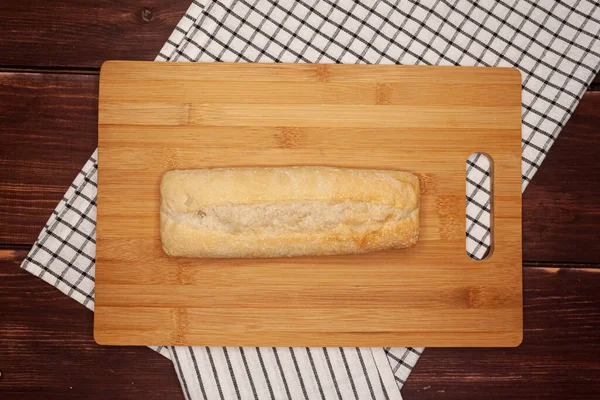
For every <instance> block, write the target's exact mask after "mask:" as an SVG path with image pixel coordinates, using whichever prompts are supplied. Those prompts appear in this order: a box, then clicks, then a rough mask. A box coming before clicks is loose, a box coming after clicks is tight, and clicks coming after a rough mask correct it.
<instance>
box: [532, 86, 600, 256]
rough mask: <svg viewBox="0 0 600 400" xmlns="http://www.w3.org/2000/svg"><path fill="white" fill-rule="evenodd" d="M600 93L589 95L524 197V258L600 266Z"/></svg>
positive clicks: (585, 96) (584, 97) (566, 127)
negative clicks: (597, 264)
mask: <svg viewBox="0 0 600 400" xmlns="http://www.w3.org/2000/svg"><path fill="white" fill-rule="evenodd" d="M599 155H600V91H597V92H590V91H588V92H587V93H586V94H585V95H584V96H583V100H582V101H581V103H580V104H579V106H578V107H577V110H576V111H575V113H574V114H573V116H572V117H571V119H570V120H569V122H568V123H567V125H566V126H565V128H564V129H563V131H562V133H561V134H560V136H559V137H558V140H557V141H556V143H555V144H554V146H553V147H552V149H551V150H550V152H549V154H548V157H547V158H546V160H544V164H543V166H542V168H541V169H540V170H539V171H538V173H537V174H536V175H535V177H534V178H533V182H532V183H531V184H530V185H529V188H527V190H526V191H525V194H524V196H523V258H524V259H525V260H531V261H538V262H570V263H600V251H598V244H597V242H598V238H599V237H600V236H599V233H600V232H599V227H600V212H599V204H600V178H599V177H600V160H599V159H598V156H599Z"/></svg>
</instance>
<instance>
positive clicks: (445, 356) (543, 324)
mask: <svg viewBox="0 0 600 400" xmlns="http://www.w3.org/2000/svg"><path fill="white" fill-rule="evenodd" d="M523 278H524V293H523V297H524V298H523V307H524V339H523V344H522V345H521V346H520V347H518V348H515V349H435V348H429V349H425V352H424V353H423V356H422V357H421V359H420V360H419V362H418V363H417V365H416V367H415V370H414V371H413V373H412V374H411V375H410V377H409V379H408V381H407V383H406V385H405V386H404V388H403V390H402V394H403V396H404V398H405V399H423V398H425V399H597V398H598V395H599V394H600V380H598V377H599V376H600V363H599V362H598V357H599V356H600V340H599V339H600V291H599V290H598V287H599V286H598V285H600V269H597V268H594V269H584V268H573V269H569V268H561V266H560V265H559V266H558V268H525V269H524V276H523Z"/></svg>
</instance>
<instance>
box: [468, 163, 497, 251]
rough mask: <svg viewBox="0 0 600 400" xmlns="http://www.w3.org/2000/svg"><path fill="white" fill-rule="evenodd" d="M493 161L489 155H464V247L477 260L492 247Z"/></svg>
mask: <svg viewBox="0 0 600 400" xmlns="http://www.w3.org/2000/svg"><path fill="white" fill-rule="evenodd" d="M492 167H493V160H492V158H491V157H490V155H489V154H486V153H481V152H478V153H473V154H471V155H470V156H469V157H468V158H467V174H466V175H467V202H466V203H467V204H466V207H467V224H466V250H467V254H468V255H469V257H471V258H472V259H473V260H476V261H482V260H485V259H486V258H489V257H490V256H491V254H492V249H493V233H494V232H493V180H494V177H493V168H492Z"/></svg>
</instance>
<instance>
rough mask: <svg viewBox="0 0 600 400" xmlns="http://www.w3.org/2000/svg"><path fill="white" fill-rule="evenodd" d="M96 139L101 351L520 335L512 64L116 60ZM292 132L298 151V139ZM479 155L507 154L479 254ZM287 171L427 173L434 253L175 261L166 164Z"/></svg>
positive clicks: (498, 159) (505, 341) (517, 81)
mask: <svg viewBox="0 0 600 400" xmlns="http://www.w3.org/2000/svg"><path fill="white" fill-rule="evenodd" d="M433 79H435V82H436V83H435V84H432V81H433ZM149 83H153V84H152V85H149ZM166 85H168V86H169V87H170V89H168V90H167V89H166ZM160 86H165V90H156V87H160ZM457 90H460V94H461V95H460V96H454V95H455V94H456V92H457ZM422 94H423V95H422ZM423 97H425V98H423ZM457 97H458V98H457ZM98 131H99V132H98V142H99V144H98V146H99V165H101V167H100V168H101V171H100V174H99V178H98V186H99V187H100V188H101V190H100V191H99V193H98V221H97V229H98V231H97V232H98V233H97V240H98V242H97V249H96V309H95V319H94V335H95V338H96V340H97V341H98V343H101V344H112V345H124V344H129V345H156V344H163V345H229V346H386V345H387V346H409V345H411V346H486V345H491V346H516V345H518V344H519V343H520V342H521V337H522V299H521V296H522V293H521V289H522V282H521V273H522V272H521V140H520V139H521V77H520V74H519V73H518V72H517V71H516V70H514V69H505V68H498V69H494V68H455V67H454V68H453V67H438V68H436V67H407V66H389V65H388V66H385V65H362V66H361V65H308V64H305V65H301V64H287V65H286V64H226V63H223V64H188V63H144V62H110V63H105V64H104V66H103V67H102V71H101V76H100V97H99V117H98ZM290 135H293V138H294V143H286V142H285V140H284V141H282V137H283V138H284V139H285V137H288V139H289V138H290ZM476 151H484V152H487V153H489V154H491V155H492V157H493V162H494V178H493V180H494V183H493V184H494V200H493V204H494V205H493V215H494V217H493V218H494V221H493V224H494V235H495V240H494V244H493V253H492V255H491V256H490V257H489V258H487V259H486V260H483V261H479V262H477V261H474V260H471V259H470V258H469V257H468V256H467V254H466V251H465V228H464V221H465V218H466V217H465V205H464V204H465V203H464V202H465V200H464V199H465V161H466V159H467V157H468V156H469V155H470V154H471V153H473V152H476ZM367 154H368V156H366V155H367ZM289 165H325V166H337V167H345V168H361V169H385V170H399V171H409V172H413V173H416V174H418V176H419V177H420V181H421V182H422V190H421V192H422V195H421V200H420V233H419V243H418V244H417V246H416V247H413V248H410V249H404V250H391V251H381V252H375V253H370V254H362V255H347V256H330V257H296V258H282V259H268V260H266V259H263V260H259V259H245V260H244V259H235V260H228V259H222V260H211V259H190V258H187V259H184V258H176V257H169V256H167V255H166V254H165V253H164V251H163V249H162V246H161V244H160V234H159V233H160V232H159V213H158V210H159V208H160V198H159V193H158V182H159V181H160V179H161V176H162V174H163V173H164V172H166V171H168V170H173V169H197V168H215V167H237V166H253V167H255V166H289ZM461 221H462V223H461ZM125 266H126V267H125ZM249 282H251V284H249ZM398 315H402V319H398V318H397V316H398Z"/></svg>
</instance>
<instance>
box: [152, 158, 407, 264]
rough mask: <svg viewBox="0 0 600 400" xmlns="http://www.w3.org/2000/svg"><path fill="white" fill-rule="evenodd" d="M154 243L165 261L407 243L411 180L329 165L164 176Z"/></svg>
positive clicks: (363, 249)
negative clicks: (158, 230)
mask: <svg viewBox="0 0 600 400" xmlns="http://www.w3.org/2000/svg"><path fill="white" fill-rule="evenodd" d="M160 191H161V196H162V204H161V210H160V214H161V239H162V245H163V249H164V251H165V252H166V253H167V254H169V255H171V256H181V257H207V258H238V257H239V258H258V257H291V256H304V255H333V254H354V253H364V252H370V251H376V250H382V249H390V248H404V247H411V246H414V245H415V244H416V242H417V239H418V236H419V180H418V178H417V177H416V176H415V175H413V174H411V173H408V172H401V171H379V170H358V169H345V168H329V167H281V168H223V169H200V170H186V171H183V170H177V171H168V172H166V173H165V174H164V175H163V177H162V182H161V186H160Z"/></svg>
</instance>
